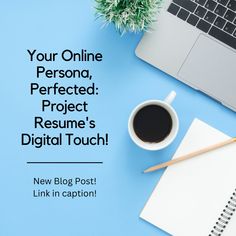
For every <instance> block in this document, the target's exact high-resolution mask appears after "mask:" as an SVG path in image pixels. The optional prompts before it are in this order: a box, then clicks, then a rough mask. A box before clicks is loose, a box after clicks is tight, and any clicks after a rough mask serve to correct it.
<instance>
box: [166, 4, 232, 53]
mask: <svg viewBox="0 0 236 236" xmlns="http://www.w3.org/2000/svg"><path fill="white" fill-rule="evenodd" d="M167 11H168V12H170V13H171V14H173V15H175V16H177V17H178V18H180V19H181V20H184V21H186V22H187V23H189V24H190V25H192V26H194V27H197V28H198V29H200V30H201V31H203V32H205V33H207V34H209V35H211V36H212V37H214V38H216V39H218V40H219V41H221V42H223V43H225V44H227V45H228V46H230V47H232V48H233V49H236V0H216V1H214V0H194V1H191V0H172V3H171V4H170V6H169V8H168V10H167Z"/></svg>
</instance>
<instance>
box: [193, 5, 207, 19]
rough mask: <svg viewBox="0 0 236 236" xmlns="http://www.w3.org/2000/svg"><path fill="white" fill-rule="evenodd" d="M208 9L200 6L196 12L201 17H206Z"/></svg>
mask: <svg viewBox="0 0 236 236" xmlns="http://www.w3.org/2000/svg"><path fill="white" fill-rule="evenodd" d="M206 11H207V10H206V9H205V8H203V7H201V6H198V7H197V9H196V11H195V12H194V13H195V15H197V16H199V17H204V15H205V14H206Z"/></svg>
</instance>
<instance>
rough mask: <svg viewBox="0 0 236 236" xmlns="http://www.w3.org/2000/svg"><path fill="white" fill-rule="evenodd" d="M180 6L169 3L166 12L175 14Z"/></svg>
mask: <svg viewBox="0 0 236 236" xmlns="http://www.w3.org/2000/svg"><path fill="white" fill-rule="evenodd" d="M179 9H180V7H178V6H177V5H175V4H174V3H171V4H170V6H169V8H168V9H167V11H168V12H170V13H171V14H173V15H176V14H177V12H178V11H179Z"/></svg>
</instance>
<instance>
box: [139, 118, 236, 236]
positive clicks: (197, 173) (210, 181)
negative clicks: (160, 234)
mask: <svg viewBox="0 0 236 236" xmlns="http://www.w3.org/2000/svg"><path fill="white" fill-rule="evenodd" d="M228 138H229V137H228V136H227V135H225V134H223V133H221V132H220V131H218V130H216V129H214V128H212V127H211V126H209V125H207V124H206V123H204V122H202V121H200V120H198V119H195V120H194V121H193V123H192V124H191V126H190V128H189V130H188V132H187V134H186V135H185V137H184V139H183V141H182V143H181V144H180V146H179V148H178V150H177V152H176V154H175V155H174V158H176V157H178V156H180V155H184V154H187V153H189V152H192V151H195V150H198V149H200V148H203V147H206V146H209V145H211V144H215V143H217V142H221V141H224V140H226V139H228ZM235 153H236V145H235V144H231V145H228V146H225V147H223V148H220V149H217V150H214V151H211V152H208V153H205V154H202V155H200V156H198V157H195V158H193V159H190V160H187V161H184V162H181V163H178V164H176V165H173V166H170V167H168V168H167V170H166V171H165V172H164V174H163V176H162V178H161V180H160V182H159V183H158V184H157V186H156V187H155V189H154V191H153V193H152V195H151V196H150V198H149V200H148V202H147V203H146V205H145V207H144V209H143V211H142V212H141V215H140V217H141V218H143V219H144V220H146V221H148V222H150V223H152V224H154V225H155V226H157V227H159V228H161V229H163V230H165V231H166V232H168V233H170V234H172V235H174V236H189V235H191V236H208V235H209V233H210V231H211V229H212V227H213V226H214V225H215V221H216V219H217V217H218V215H219V213H221V211H222V209H224V206H225V204H226V203H227V201H228V199H227V198H228V196H230V195H231V194H232V191H233V190H234V188H235V187H236V186H235V185H236V183H235V180H236V158H235Z"/></svg>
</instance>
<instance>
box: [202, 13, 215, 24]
mask: <svg viewBox="0 0 236 236" xmlns="http://www.w3.org/2000/svg"><path fill="white" fill-rule="evenodd" d="M215 18H216V14H214V13H212V12H210V11H208V12H207V14H206V15H205V18H204V19H205V20H206V21H208V22H209V23H213V22H214V20H215Z"/></svg>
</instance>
